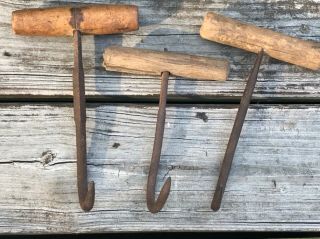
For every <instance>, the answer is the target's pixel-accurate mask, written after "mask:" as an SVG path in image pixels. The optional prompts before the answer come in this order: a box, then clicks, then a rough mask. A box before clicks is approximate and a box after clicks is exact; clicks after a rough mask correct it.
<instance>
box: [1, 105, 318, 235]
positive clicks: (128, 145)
mask: <svg viewBox="0 0 320 239" xmlns="http://www.w3.org/2000/svg"><path fill="white" fill-rule="evenodd" d="M236 111H237V107H236V106H233V105H206V106H201V105H199V106H196V107H195V106H172V105H169V107H168V111H167V121H166V129H165V135H164V145H163V151H162V158H161V166H160V172H159V176H158V184H157V191H158V190H159V189H160V187H161V186H162V184H163V182H164V180H165V179H166V177H168V176H170V177H171V178H172V190H171V193H170V196H169V199H168V201H167V204H166V205H165V207H164V209H163V211H162V212H160V213H158V214H156V215H153V214H151V213H149V212H148V210H147V208H146V202H145V194H146V180H147V174H148V167H149V163H150V157H151V152H152V144H153V139H154V130H155V122H156V112H157V107H155V106H152V105H143V104H141V105H130V104H128V105H108V104H101V105H89V107H88V110H87V119H88V120H87V132H88V135H87V140H88V171H89V178H90V179H93V180H94V181H95V183H96V201H95V206H94V208H93V210H92V211H91V212H89V213H84V212H82V211H81V209H80V207H79V205H78V198H77V189H76V158H75V157H76V152H75V127H74V121H73V109H72V106H71V105H68V104H50V105H47V104H31V105H23V104H21V105H18V104H1V106H0V128H1V135H0V152H1V157H0V168H1V169H0V170H1V173H0V188H1V193H0V212H1V213H0V233H75V232H76V233H80V232H90V233H93V232H128V231H135V232H141V231H235V230H239V231H249V230H250V231H262V230H263V231H319V228H320V227H319V226H320V217H319V215H320V207H319V201H320V190H319V183H320V163H319V156H320V123H319V119H320V108H319V106H310V105H309V106H307V105H291V106H285V105H256V106H252V107H251V108H250V109H249V112H248V117H247V119H246V122H245V124H244V128H243V132H242V135H241V138H240V141H239V145H238V148H237V152H236V155H235V159H234V164H233V167H232V170H231V174H230V178H229V181H228V185H227V189H226V193H225V196H224V199H223V204H222V208H221V210H220V211H219V212H216V213H215V212H212V211H211V210H210V202H211V198H212V196H213V190H214V186H215V183H216V181H217V175H218V170H219V166H220V162H221V161H222V158H223V155H224V151H225V148H226V144H227V141H228V137H229V134H230V131H231V128H232V125H233V120H234V117H235V114H236Z"/></svg>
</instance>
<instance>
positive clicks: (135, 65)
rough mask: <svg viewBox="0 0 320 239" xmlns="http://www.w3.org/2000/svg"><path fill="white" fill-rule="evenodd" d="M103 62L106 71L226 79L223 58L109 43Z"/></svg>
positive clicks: (226, 62) (227, 68)
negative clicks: (168, 73) (117, 45)
mask: <svg viewBox="0 0 320 239" xmlns="http://www.w3.org/2000/svg"><path fill="white" fill-rule="evenodd" d="M103 58H104V66H105V67H106V69H107V70H109V71H118V72H126V73H134V74H146V75H157V76H160V75H161V73H162V72H164V71H169V72H170V74H172V75H176V76H182V77H186V78H193V79H198V80H221V81H223V80H226V79H227V77H228V73H229V63H228V61H227V60H223V59H215V58H210V57H202V56H192V55H187V54H179V53H173V52H160V51H152V50H145V49H137V48H126V47H116V46H113V47H109V48H106V49H105V52H104V55H103Z"/></svg>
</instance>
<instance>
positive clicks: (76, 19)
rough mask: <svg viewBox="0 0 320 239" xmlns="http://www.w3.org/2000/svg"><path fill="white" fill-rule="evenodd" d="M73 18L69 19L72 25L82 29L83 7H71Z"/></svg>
mask: <svg viewBox="0 0 320 239" xmlns="http://www.w3.org/2000/svg"><path fill="white" fill-rule="evenodd" d="M70 11H71V18H70V21H69V24H70V26H71V27H72V28H73V29H74V30H80V23H81V22H83V20H84V18H83V13H82V11H81V8H71V9H70Z"/></svg>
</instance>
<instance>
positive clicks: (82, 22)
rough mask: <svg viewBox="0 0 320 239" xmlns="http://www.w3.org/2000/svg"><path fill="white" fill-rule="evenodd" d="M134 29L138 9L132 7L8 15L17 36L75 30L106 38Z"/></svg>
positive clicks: (36, 10) (28, 11)
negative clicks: (106, 36) (105, 36)
mask: <svg viewBox="0 0 320 239" xmlns="http://www.w3.org/2000/svg"><path fill="white" fill-rule="evenodd" d="M75 9H76V11H75ZM75 12H76V13H75ZM138 28H139V23H138V9H137V7H136V6H132V5H120V6H118V5H111V4H110V5H107V4H99V5H91V6H86V7H78V8H73V7H71V6H66V7H50V8H40V9H39V8H33V9H23V10H18V11H14V12H13V13H12V29H13V31H14V32H15V33H16V34H18V35H27V36H60V37H61V36H73V34H74V33H73V31H74V30H75V29H77V30H80V31H81V33H82V34H87V35H103V34H106V35H107V34H117V33H122V32H130V31H135V30H137V29H138Z"/></svg>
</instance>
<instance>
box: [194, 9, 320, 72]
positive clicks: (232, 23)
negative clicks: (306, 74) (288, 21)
mask: <svg viewBox="0 0 320 239" xmlns="http://www.w3.org/2000/svg"><path fill="white" fill-rule="evenodd" d="M200 35H201V37H202V38H204V39H207V40H210V41H215V42H219V43H222V44H226V45H230V46H234V47H238V48H241V49H244V50H247V51H251V52H255V53H258V52H259V51H260V50H261V48H263V49H264V51H265V52H266V53H267V54H268V55H270V56H271V57H274V58H276V59H278V60H282V61H286V62H289V63H292V64H295V65H298V66H302V67H305V68H309V69H312V70H318V69H319V68H320V44H319V43H317V42H312V41H304V40H301V39H297V38H294V37H291V36H287V35H284V34H282V33H278V32H274V31H271V30H268V29H263V28H260V27H256V26H254V25H251V24H246V23H242V22H239V21H236V20H234V19H231V18H228V17H224V16H221V15H219V14H216V13H213V12H209V13H208V14H207V15H206V16H205V18H204V22H203V24H202V26H201V29H200Z"/></svg>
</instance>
